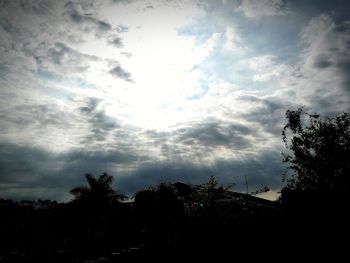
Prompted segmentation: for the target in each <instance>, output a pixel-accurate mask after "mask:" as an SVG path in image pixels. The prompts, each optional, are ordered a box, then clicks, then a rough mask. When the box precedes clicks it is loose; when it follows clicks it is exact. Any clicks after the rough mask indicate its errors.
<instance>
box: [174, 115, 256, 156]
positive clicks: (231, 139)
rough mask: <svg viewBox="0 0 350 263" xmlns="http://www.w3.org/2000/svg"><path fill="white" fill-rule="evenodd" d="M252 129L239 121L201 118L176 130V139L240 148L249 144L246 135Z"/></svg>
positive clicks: (206, 144) (213, 145)
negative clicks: (199, 120) (199, 121)
mask: <svg viewBox="0 0 350 263" xmlns="http://www.w3.org/2000/svg"><path fill="white" fill-rule="evenodd" d="M251 134H254V131H253V130H252V129H251V128H249V127H247V126H244V125H242V124H239V123H228V122H220V121H219V120H215V119H214V120H203V121H202V122H201V123H197V124H195V125H191V126H188V127H186V128H182V129H179V130H177V131H176V137H177V141H178V142H181V143H183V144H187V145H191V144H199V145H203V146H209V147H215V146H224V147H227V148H232V150H234V149H242V148H247V147H249V146H251V142H250V140H249V139H248V138H247V137H246V135H251Z"/></svg>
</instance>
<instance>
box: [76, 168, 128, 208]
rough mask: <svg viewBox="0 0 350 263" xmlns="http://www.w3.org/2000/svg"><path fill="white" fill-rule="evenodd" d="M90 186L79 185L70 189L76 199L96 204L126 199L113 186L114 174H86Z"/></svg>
mask: <svg viewBox="0 0 350 263" xmlns="http://www.w3.org/2000/svg"><path fill="white" fill-rule="evenodd" d="M85 178H86V180H87V182H88V186H77V187H74V188H73V189H72V190H70V193H71V194H72V195H74V197H75V198H74V200H76V201H85V202H88V203H94V204H97V205H99V204H111V203H113V202H118V201H119V200H123V199H125V196H124V195H122V194H119V193H117V192H116V191H114V190H113V189H112V187H111V185H112V182H113V176H110V175H108V174H107V173H103V174H102V175H100V176H99V177H97V178H96V177H95V176H93V175H92V174H89V173H88V174H85Z"/></svg>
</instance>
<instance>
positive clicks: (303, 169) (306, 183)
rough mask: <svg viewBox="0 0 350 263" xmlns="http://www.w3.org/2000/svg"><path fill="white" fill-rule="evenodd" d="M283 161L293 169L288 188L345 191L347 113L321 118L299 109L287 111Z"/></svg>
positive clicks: (348, 176)
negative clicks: (285, 150)
mask: <svg viewBox="0 0 350 263" xmlns="http://www.w3.org/2000/svg"><path fill="white" fill-rule="evenodd" d="M286 117H287V120H288V122H287V124H286V125H285V127H284V129H283V132H282V137H283V141H284V143H285V146H286V149H287V152H285V153H284V162H286V163H288V164H289V167H290V168H291V170H292V171H293V175H292V178H291V179H289V180H288V188H290V189H298V190H309V191H323V192H330V191H333V192H339V191H341V192H345V191H348V190H349V186H350V185H349V182H350V181H349V180H350V161H349V156H350V114H349V113H343V114H341V115H338V116H335V117H328V118H325V119H321V118H320V116H319V115H318V114H308V113H304V111H303V110H302V109H298V110H296V111H294V110H288V111H287V112H286Z"/></svg>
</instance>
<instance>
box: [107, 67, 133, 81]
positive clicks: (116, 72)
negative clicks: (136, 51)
mask: <svg viewBox="0 0 350 263" xmlns="http://www.w3.org/2000/svg"><path fill="white" fill-rule="evenodd" d="M109 72H110V73H111V74H112V75H113V76H115V77H117V78H120V79H123V80H125V81H129V82H132V78H131V74H130V73H129V72H127V71H126V70H125V69H123V68H122V67H121V66H119V65H118V66H115V67H114V68H112V69H111V70H110V71H109Z"/></svg>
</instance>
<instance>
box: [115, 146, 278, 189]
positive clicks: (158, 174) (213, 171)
mask: <svg viewBox="0 0 350 263" xmlns="http://www.w3.org/2000/svg"><path fill="white" fill-rule="evenodd" d="M280 159H281V155H280V153H278V152H263V153H261V155H260V154H259V155H257V156H250V158H247V159H228V160H217V161H216V162H214V163H212V164H210V165H209V164H204V163H202V164H195V163H192V162H191V161H189V160H187V161H183V162H176V163H174V162H150V163H146V164H144V165H141V166H139V167H138V169H136V170H135V171H133V172H132V174H131V175H127V176H121V177H119V178H117V187H119V188H120V189H123V190H124V191H125V192H128V193H135V191H137V190H140V189H142V188H144V187H146V186H150V185H155V184H157V183H159V182H177V181H181V182H184V183H191V184H201V183H205V182H206V181H207V180H208V179H209V177H210V176H212V175H213V176H215V177H216V178H217V179H218V180H219V182H220V183H223V184H224V185H228V184H231V183H235V184H236V186H235V188H234V190H235V191H245V177H246V178H247V181H248V186H249V190H250V191H254V190H256V189H259V188H261V187H262V186H265V185H266V186H268V187H270V188H271V189H279V188H280V187H281V182H282V181H281V174H282V173H283V171H284V166H283V165H282V163H281V160H280ZM266 163H268V164H269V165H266Z"/></svg>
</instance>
